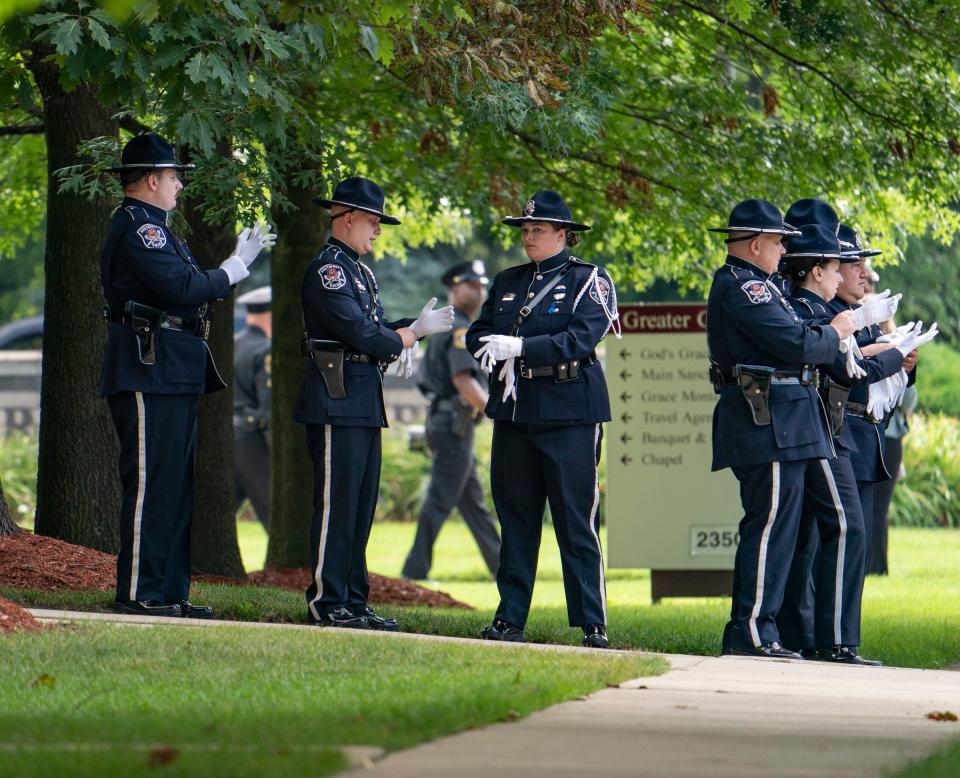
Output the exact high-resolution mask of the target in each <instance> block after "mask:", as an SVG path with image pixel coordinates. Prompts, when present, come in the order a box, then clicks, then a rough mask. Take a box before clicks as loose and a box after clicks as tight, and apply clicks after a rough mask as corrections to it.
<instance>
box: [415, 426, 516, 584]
mask: <svg viewBox="0 0 960 778" xmlns="http://www.w3.org/2000/svg"><path fill="white" fill-rule="evenodd" d="M473 433H474V428H473V427H472V426H471V427H470V428H469V429H468V430H467V432H466V434H465V435H463V437H460V436H459V435H455V434H454V433H453V432H450V431H449V430H444V429H434V428H433V427H431V424H430V420H429V419H428V420H427V442H428V443H429V444H430V451H431V452H432V453H433V458H432V460H431V462H430V484H429V486H427V496H426V498H425V499H424V501H423V505H422V506H421V508H420V516H419V518H418V519H417V534H416V537H415V538H414V540H413V547H412V548H411V549H410V553H409V554H407V560H406V562H404V564H403V575H404V576H405V577H406V578H426V577H427V574H428V573H429V572H430V566H431V565H432V564H433V544H434V542H435V541H436V539H437V535H438V534H440V528H441V527H442V526H443V522H444V521H446V519H447V516H449V515H450V512H451V511H452V510H453V509H454V508H457V509H458V510H459V511H460V513H461V514H462V515H463V520H464V521H465V522H466V524H467V527H468V528H469V529H470V532H471V533H472V534H473V539H474V540H475V541H476V542H477V546H479V548H480V553H481V554H482V555H483V561H484V562H486V563H487V567H488V568H489V570H490V574H491V575H493V576H496V574H497V567H498V566H499V560H500V536H499V535H498V534H497V528H496V522H495V521H494V518H493V516H492V515H491V514H490V511H488V510H487V506H486V503H485V501H484V499H483V487H482V486H481V485H480V479H479V478H478V477H477V460H476V458H475V457H474V455H473Z"/></svg>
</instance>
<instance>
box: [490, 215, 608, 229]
mask: <svg viewBox="0 0 960 778" xmlns="http://www.w3.org/2000/svg"><path fill="white" fill-rule="evenodd" d="M528 222H549V223H550V224H556V225H557V226H558V227H566V228H567V229H568V230H573V231H574V232H585V231H586V230H589V229H590V225H588V224H580V223H579V222H572V221H569V220H568V219H548V218H547V217H545V216H508V217H507V218H506V219H504V220H503V223H504V224H509V225H510V226H511V227H522V226H523V225H524V224H527V223H528Z"/></svg>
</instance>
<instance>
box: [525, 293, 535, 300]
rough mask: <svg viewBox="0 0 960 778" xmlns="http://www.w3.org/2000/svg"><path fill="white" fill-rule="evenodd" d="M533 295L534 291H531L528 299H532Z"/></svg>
mask: <svg viewBox="0 0 960 778" xmlns="http://www.w3.org/2000/svg"><path fill="white" fill-rule="evenodd" d="M533 297H534V294H533V292H530V294H528V295H527V299H528V300H532V299H533Z"/></svg>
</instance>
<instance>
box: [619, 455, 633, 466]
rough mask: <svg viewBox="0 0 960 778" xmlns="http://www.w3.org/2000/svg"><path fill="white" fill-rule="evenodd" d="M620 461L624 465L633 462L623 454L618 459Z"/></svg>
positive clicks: (628, 456) (631, 458)
mask: <svg viewBox="0 0 960 778" xmlns="http://www.w3.org/2000/svg"><path fill="white" fill-rule="evenodd" d="M620 461H621V462H623V464H625V465H629V464H630V463H631V462H632V461H633V457H632V456H630V455H629V454H624V455H623V456H622V457H620Z"/></svg>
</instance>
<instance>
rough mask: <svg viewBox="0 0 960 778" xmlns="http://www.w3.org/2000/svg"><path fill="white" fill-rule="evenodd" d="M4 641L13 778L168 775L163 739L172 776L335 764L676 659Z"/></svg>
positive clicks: (345, 636) (184, 637)
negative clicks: (365, 749) (357, 749)
mask: <svg viewBox="0 0 960 778" xmlns="http://www.w3.org/2000/svg"><path fill="white" fill-rule="evenodd" d="M0 650H2V651H3V656H4V670H3V672H2V673H0V775H16V776H39V775H63V774H71V775H76V774H85V775H87V774H89V775H98V776H113V775H116V776H130V775H148V774H156V772H157V766H156V765H151V752H156V750H157V749H166V751H165V753H166V754H167V755H168V756H173V759H172V761H170V762H169V763H167V764H165V765H163V769H162V772H163V774H164V775H229V776H245V775H262V774H264V773H267V772H269V773H272V774H276V775H308V774H309V775H327V774H330V773H332V772H336V771H337V770H339V769H342V768H343V767H344V763H343V761H342V759H341V756H340V754H339V752H338V751H336V750H335V748H336V747H337V746H340V745H375V746H382V747H384V748H386V749H388V750H392V749H398V748H405V747H408V746H411V745H413V744H415V743H418V742H422V741H425V740H430V739H434V738H436V737H439V736H441V735H444V734H447V733H450V732H455V731H459V730H462V729H465V728H469V727H476V726H481V725H484V724H488V723H491V722H495V721H502V720H509V719H512V718H515V717H517V716H523V715H526V714H528V713H530V712H532V711H535V710H538V709H540V708H543V707H546V706H548V705H551V704H554V703H556V702H560V701H562V700H568V699H571V698H575V697H578V696H580V695H583V694H586V693H588V692H591V691H594V690H596V689H599V688H603V687H604V686H606V685H608V684H616V683H619V682H622V681H624V680H627V679H629V678H635V677H638V676H642V675H655V674H658V673H660V672H663V671H664V670H665V669H666V667H667V665H666V662H664V661H663V660H662V659H658V658H649V657H638V656H633V655H624V654H610V653H603V652H596V653H595V654H592V655H583V654H559V653H555V652H543V651H516V650H510V649H501V648H499V647H494V646H483V645H477V646H471V645H449V644H434V643H428V642H420V641H409V640H394V639H387V638H373V639H370V638H369V637H365V636H357V635H353V634H350V633H345V632H342V631H331V630H319V629H310V630H282V631H279V630H262V629H255V628H252V627H236V628H233V627H227V628H220V629H208V630H200V629H195V628H189V627H168V626H164V627H146V628H144V627H131V626H122V627H121V626H115V625H92V624H87V625H83V626H79V627H75V628H61V629H56V630H47V631H44V632H43V633H40V634H24V633H15V634H13V635H7V636H2V637H0ZM171 749H172V750H171ZM159 753H161V754H162V753H164V752H162V751H161V752H159ZM153 758H154V759H157V755H156V754H155V755H154V757H153Z"/></svg>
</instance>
